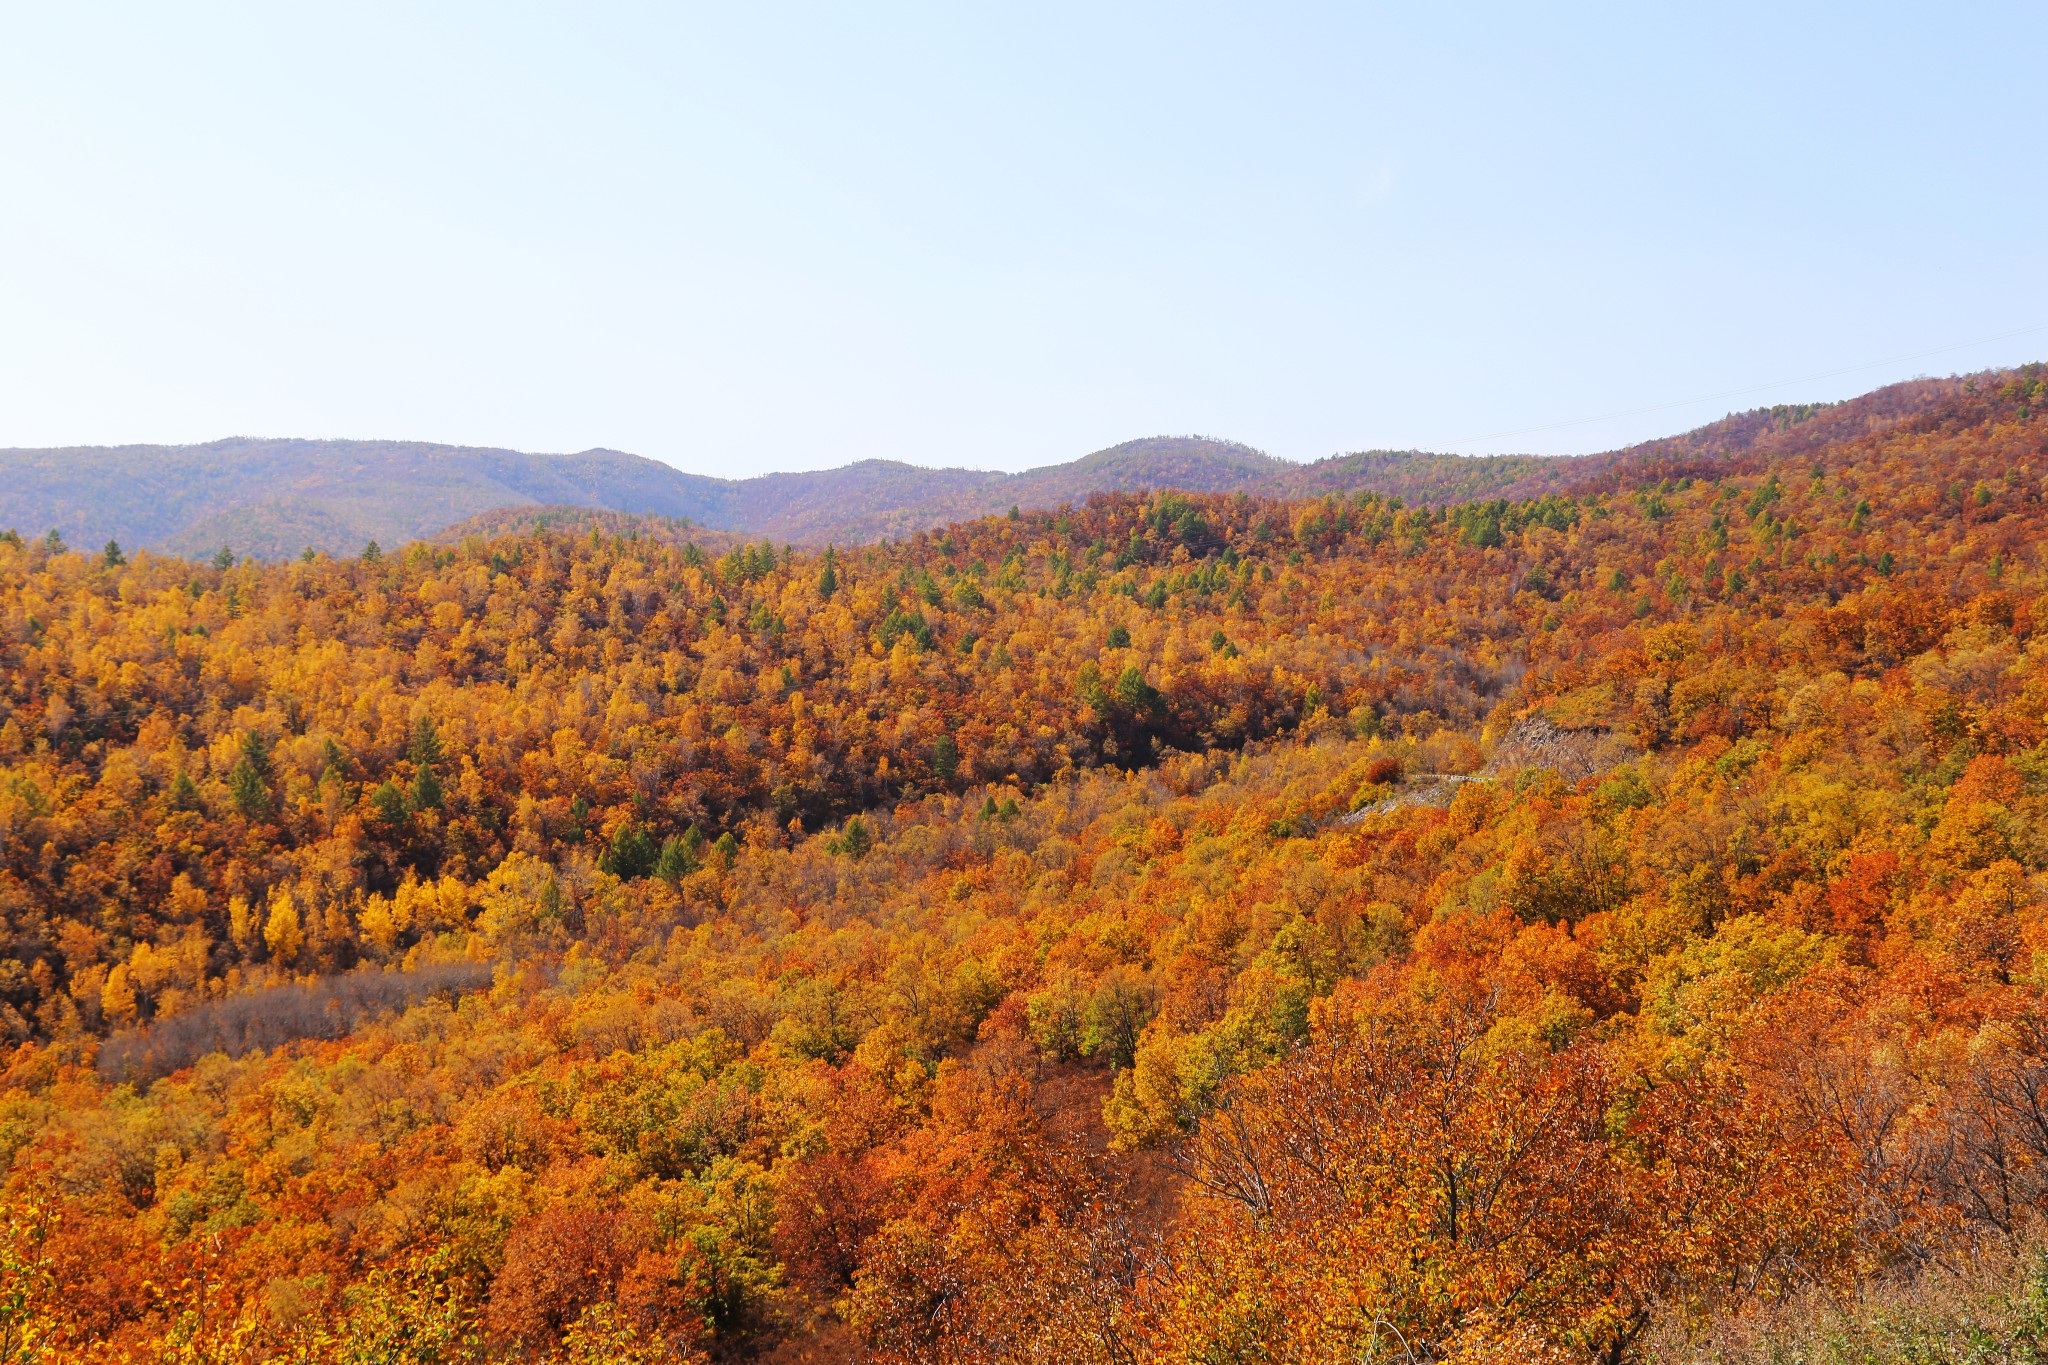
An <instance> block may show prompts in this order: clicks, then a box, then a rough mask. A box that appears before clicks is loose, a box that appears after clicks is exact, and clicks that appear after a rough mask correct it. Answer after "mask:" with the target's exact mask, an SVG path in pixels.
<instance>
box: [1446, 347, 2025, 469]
mask: <svg viewBox="0 0 2048 1365" xmlns="http://www.w3.org/2000/svg"><path fill="white" fill-rule="evenodd" d="M2043 331H2048V322H2037V323H2035V324H2034V325H2033V326H2031V327H2015V328H2014V329H2013V330H2011V331H2009V332H1996V333H1993V334H1992V335H1990V336H1983V337H1978V338H1976V339H1975V340H1973V341H1959V342H1957V343H1955V344H1954V345H1953V346H1936V347H1934V348H1933V349H1932V350H1927V351H1909V352H1907V353H1906V354H1904V355H1895V356H1887V357H1885V358H1884V359H1883V360H1871V361H1866V362H1864V363H1863V364H1861V365H1844V366H1843V367H1842V368H1840V369H1838V370H1822V371H1821V372H1819V373H1818V374H1808V375H1801V376H1800V377H1799V378H1797V379H1779V380H1775V381H1773V382H1771V383H1769V384H1751V385H1748V386H1747V387H1744V388H1740V389H1722V390H1721V391H1720V392H1718V393H1703V394H1701V395H1700V396H1699V397H1697V398H1680V399H1676V400H1674V401H1672V402H1669V403H1651V404H1648V405H1646V406H1644V407H1639V408H1622V409H1619V410H1618V411H1615V412H1604V413H1601V414H1600V415H1599V416H1597V417H1575V418H1573V419H1571V420H1570V421H1568V422H1549V423H1546V424H1544V425H1542V426H1534V427H1518V428H1517V429H1515V430H1513V431H1502V432H1497V433H1495V434H1494V435H1492V436H1479V437H1473V438H1471V439H1468V440H1463V441H1453V442H1452V443H1451V444H1450V445H1449V446H1447V447H1445V449H1449V450H1456V449H1457V448H1458V447H1460V446H1483V445H1490V444H1492V443H1493V442H1495V441H1505V440H1507V439H1508V438H1509V437H1511V436H1533V435H1535V434H1537V433H1538V432H1544V431H1561V430H1563V429H1564V428H1566V427H1582V426H1587V425H1590V424H1591V423H1594V422H1612V421H1614V420H1616V419H1618V418H1622V417H1639V416H1641V415H1643V414H1644V413H1650V412H1665V411H1668V410H1670V409H1672V408H1685V407H1691V406H1692V405H1693V404H1695V403H1711V402H1714V401H1715V400H1717V399H1722V398H1737V397H1740V396H1741V395H1743V394H1745V393H1762V392H1764V391H1765V390H1768V389H1783V388H1789V387H1791V386H1792V385H1794V384H1812V383H1815V382H1817V381H1819V380H1822V379H1833V378H1835V377H1836V376H1838V375H1845V374H1855V373H1856V372H1857V371H1859V370H1874V369H1877V368H1878V367H1879V366H1881V365H1897V364H1899V363H1900V362H1901V361H1906V360H1920V359H1922V358H1924V357H1926V356H1931V355H1946V354H1948V353H1949V352H1950V351H1967V350H1969V349H1970V348H1971V347H1972V346H1982V345H1985V344H1986V343H1988V342H1993V341H2004V340H2006V339H2008V338H2010V337H2018V336H2027V335H2029V334H2030V333H2033V332H2043Z"/></svg>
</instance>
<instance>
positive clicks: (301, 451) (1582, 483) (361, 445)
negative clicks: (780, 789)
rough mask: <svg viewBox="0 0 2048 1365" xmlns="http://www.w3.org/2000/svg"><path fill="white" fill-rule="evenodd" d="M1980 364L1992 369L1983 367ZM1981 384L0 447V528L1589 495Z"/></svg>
mask: <svg viewBox="0 0 2048 1365" xmlns="http://www.w3.org/2000/svg"><path fill="white" fill-rule="evenodd" d="M1977 378H1979V379H1981V378H1984V376H1978V377H1977ZM1971 382H1974V381H1973V380H1972V379H1970V378H1952V379H1921V380H1913V381H1909V382H1907V383H1903V384H1894V385H1890V386H1888V387H1886V388H1883V389H1878V390H1876V391H1874V392H1872V393H1869V394H1865V395H1863V396H1862V397H1860V398H1855V399H1850V400H1848V401H1846V402H1842V403H1833V404H1819V405H1792V406H1779V407H1773V408H1759V409H1755V410H1752V411H1750V412H1746V413H1737V414H1732V415H1730V416H1729V417H1726V418H1723V419H1722V420H1720V421H1718V422H1714V423H1710V424H1708V425H1706V426H1703V427H1699V428H1697V429H1695V430H1693V431H1690V432H1686V433H1684V434H1682V435H1678V436H1673V437H1668V438H1664V439H1661V440H1657V441H1650V442H1645V443H1643V444H1641V445H1637V446H1632V447H1629V448H1627V449H1624V450H1618V451H1610V452H1606V453H1603V454H1597V455H1577V456H1535V455H1492V456H1463V455H1441V454H1430V453H1426V452H1421V451H1363V452H1357V453H1353V454H1347V455H1335V456H1331V457H1330V458H1328V459H1324V460H1318V461H1315V462H1313V463H1311V464H1296V463H1293V462H1291V461H1288V460H1281V459H1276V458H1275V457H1273V456H1271V455H1267V454H1265V453H1263V452H1262V451H1259V450H1256V449H1254V448H1252V447H1251V446H1247V445H1243V444H1240V443H1238V442H1234V441H1225V440H1216V439H1213V438H1209V437H1199V436H1155V437H1148V438H1145V439H1143V440H1137V441H1127V442H1125V443H1123V444H1122V445H1117V446H1111V447H1109V448H1108V449H1106V450H1099V451H1096V452H1094V453H1093V454H1091V455H1087V456H1084V457H1082V458H1081V459H1078V460H1074V461H1071V462H1069V463H1066V464H1056V465H1047V466H1044V467H1042V468H1038V469H1031V470H1026V471H1024V472H1022V473H1018V474H1006V473H1001V472H998V471H990V470H974V469H925V468H920V467H918V466H914V465H908V464H901V463H898V462H895V461H889V460H863V461H860V462H858V463H855V464H849V465H844V466H841V467H840V468H837V469H826V470H817V471H811V472H805V473H788V474H766V475H761V476H759V477H756V478H750V479H718V478H710V477H707V476H704V475H699V474H690V473H686V472H684V471H682V470H680V469H676V468H674V467H673V466H670V465H667V464H663V463H661V462H660V461H657V460H650V459H647V458H644V457H642V456H638V455H629V454H626V453H625V452H623V451H616V450H602V449H599V450H586V451H582V452H580V453H577V454H573V455H536V454H528V453H525V452H521V451H514V450H501V449H494V448H488V447H473V446H447V445H433V444H428V443H425V442H417V441H355V440H295V439H257V438H243V437H238V438H233V439H229V440H222V441H212V442H208V443H206V444H204V445H188V446H159V445H138V446H78V447H69V448H62V449H44V450H22V449H15V450H0V526H13V527H15V528H16V529H18V530H20V531H22V532H23V533H24V534H35V535H40V534H42V533H43V532H45V531H47V530H50V529H55V530H57V531H58V532H60V533H61V534H62V535H63V536H64V537H65V538H66V539H67V540H68V541H69V542H70V543H72V544H74V545H80V546H85V547H96V546H98V545H100V544H102V543H104V542H105V541H107V540H109V539H114V540H118V541H120V542H121V544H122V545H123V546H126V547H129V548H143V547H147V548H152V549H157V550H162V551H165V552H167V553H172V554H182V555H205V554H211V553H213V552H214V551H216V550H218V549H220V548H222V547H223V546H225V547H228V548H231V549H233V550H234V551H235V552H236V553H238V554H253V555H255V556H257V557H259V558H264V559H278V558H285V557H288V556H291V555H295V554H297V553H299V551H300V550H302V549H305V548H313V549H319V550H326V551H329V552H332V553H337V554H339V553H353V552H355V551H357V550H359V549H360V548H361V547H362V546H363V544H364V543H365V542H367V541H370V540H376V541H379V542H381V543H383V544H385V545H387V546H388V545H396V544H400V543H403V542H405V541H409V540H417V539H426V538H430V537H434V536H437V535H439V534H441V533H443V532H445V531H447V529H448V528H450V527H451V526H455V525H456V524H458V523H470V522H475V523H477V524H479V525H489V524H500V523H503V524H511V523H512V522H515V521H516V520H517V519H518V517H519V516H520V515H521V514H522V512H528V513H530V512H533V511H535V510H537V509H543V508H547V509H561V508H574V507H582V508H589V509H592V510H594V511H607V512H616V513H624V514H629V515H637V516H653V517H661V518H668V519H671V520H677V521H687V522H688V523H691V524H693V525H696V526H700V527H704V528H707V529H710V530H716V531H724V532H733V533H738V534H743V535H756V536H763V537H767V538H771V539H774V540H778V541H791V542H796V543H802V544H822V543H825V542H838V543H841V544H847V543H859V542H865V541H872V540H877V539H881V538H885V537H890V538H894V537H901V536H904V535H908V534H911V533H914V532H916V531H919V530H923V529H927V528H930V527H933V526H938V525H943V524H945V523H947V522H952V521H960V520H966V519H971V518H974V517H978V516H985V515H988V514H990V513H993V512H1001V511H1004V510H1006V509H1007V508H1009V507H1011V506H1013V505H1014V506H1020V507H1025V508H1043V507H1057V506H1060V505H1062V504H1065V503H1080V502H1083V501H1085V500H1086V499H1087V497H1088V496H1089V495H1090V494H1092V493H1097V492H1108V491H1118V490H1124V491H1129V490H1141V489H1155V488H1177V489H1181V490H1184V491H1188V492H1206V493H1228V492H1246V493H1257V494H1264V495H1269V496H1275V497H1294V498H1299V497H1312V496H1319V495H1322V494H1325V493H1342V492H1350V491H1354V490H1357V489H1363V488H1370V489H1373V490H1375V491H1378V492H1382V493H1388V494H1394V495H1397V496H1400V497H1403V498H1405V499H1407V500H1409V501H1411V502H1428V503H1449V502H1460V501H1467V500H1471V499H1478V498H1495V497H1507V498H1522V497H1534V496H1540V495H1541V494H1543V493H1547V492H1578V491H1590V490H1593V489H1596V488H1598V487H1601V486H1608V485H1617V484H1619V483H1625V482H1628V481H1630V480H1640V479H1641V478H1643V477H1645V476H1648V477H1650V478H1652V479H1654V478H1655V477H1658V476H1660V473H1662V472H1668V473H1670V474H1672V475H1674V476H1676V475H1679V474H1684V473H1697V472H1702V471H1707V470H1711V469H1714V468H1716V467H1732V466H1740V465H1744V464H1747V463H1750V462H1754V461H1755V460H1760V459H1763V458H1766V457H1767V456H1768V455H1770V454H1773V453H1777V454H1782V453H1786V452H1788V451H1795V450H1799V449H1804V448H1809V447H1810V448H1815V449H1818V448H1819V447H1821V446H1823V445H1827V444H1831V443H1839V442H1841V441H1844V440H1852V439H1855V438H1856V437H1857V436H1860V435H1863V434H1866V433H1872V434H1874V433H1876V432H1879V431H1883V430H1886V429H1888V428H1889V427H1892V426H1895V425H1897V424H1899V423H1901V422H1906V421H1911V420H1915V419H1918V418H1924V417H1926V415H1927V414H1930V413H1933V412H1935V411H1936V410H1938V408H1939V407H1940V405H1941V404H1942V403H1943V402H1944V401H1945V400H1946V399H1948V398H1950V397H1952V396H1954V395H1955V394H1957V393H1958V392H1960V391H1961V389H1962V388H1963V386H1964V385H1966V384H1968V383H1971Z"/></svg>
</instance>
